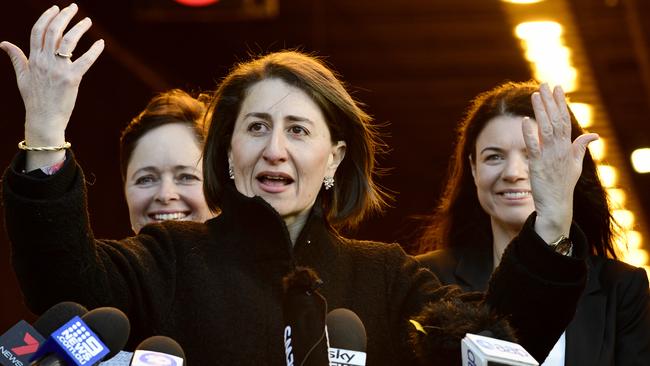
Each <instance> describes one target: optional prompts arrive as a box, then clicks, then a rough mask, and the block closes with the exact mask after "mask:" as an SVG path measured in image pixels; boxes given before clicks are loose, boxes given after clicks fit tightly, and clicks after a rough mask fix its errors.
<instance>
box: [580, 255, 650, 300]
mask: <svg viewBox="0 0 650 366" xmlns="http://www.w3.org/2000/svg"><path fill="white" fill-rule="evenodd" d="M590 261H591V264H592V266H591V267H590V271H591V272H592V275H594V276H597V278H598V280H599V282H600V284H601V286H603V287H605V288H617V289H619V290H623V291H631V290H633V291H643V292H648V291H649V290H648V276H647V274H646V271H645V270H644V269H643V268H639V267H634V266H632V265H629V264H627V263H625V262H622V261H619V260H615V259H610V258H602V257H596V256H592V257H590Z"/></svg>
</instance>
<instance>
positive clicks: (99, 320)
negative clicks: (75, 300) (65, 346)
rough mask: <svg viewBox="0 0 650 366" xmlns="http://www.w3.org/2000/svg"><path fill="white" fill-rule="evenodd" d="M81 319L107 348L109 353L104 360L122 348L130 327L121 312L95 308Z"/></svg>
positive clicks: (106, 308)
mask: <svg viewBox="0 0 650 366" xmlns="http://www.w3.org/2000/svg"><path fill="white" fill-rule="evenodd" d="M81 319H82V320H83V321H84V322H85V323H86V324H87V325H88V326H89V327H90V329H92V330H93V331H94V332H95V333H97V335H98V336H99V338H100V339H101V341H102V342H104V344H105V345H106V346H107V347H108V349H109V351H110V352H109V353H108V354H107V355H106V356H105V357H104V359H109V358H111V357H113V356H115V355H116V354H117V353H118V352H119V351H120V350H122V349H123V348H124V345H125V344H126V341H127V340H128V339H129V333H130V332H131V325H130V323H129V319H128V318H127V317H126V315H124V313H123V312H122V311H120V310H119V309H116V308H112V307H104V308H97V309H93V310H91V311H89V312H88V313H87V314H86V315H84V316H82V317H81Z"/></svg>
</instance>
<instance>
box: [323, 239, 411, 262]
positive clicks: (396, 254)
mask: <svg viewBox="0 0 650 366" xmlns="http://www.w3.org/2000/svg"><path fill="white" fill-rule="evenodd" d="M335 240H336V241H337V243H338V247H339V251H340V252H341V253H347V254H348V255H353V256H361V257H368V258H404V257H407V254H406V253H405V252H404V249H402V246H401V245H399V244H398V243H384V242H379V241H371V240H357V239H348V238H343V237H335Z"/></svg>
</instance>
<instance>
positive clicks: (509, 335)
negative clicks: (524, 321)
mask: <svg viewBox="0 0 650 366" xmlns="http://www.w3.org/2000/svg"><path fill="white" fill-rule="evenodd" d="M482 299H483V294H481V293H478V292H476V293H463V294H461V295H460V296H458V297H450V298H444V299H440V300H439V301H435V302H431V303H429V304H427V305H426V306H425V307H424V308H423V309H422V311H421V312H420V314H418V315H417V316H415V317H413V318H412V319H409V322H410V323H411V325H412V327H411V328H410V330H409V338H410V339H409V341H410V344H411V345H412V346H413V351H414V352H415V356H416V360H417V362H418V364H419V365H431V364H434V363H435V364H436V365H438V366H458V365H460V364H461V362H462V355H463V351H462V350H461V344H462V340H463V337H465V336H466V334H468V333H474V334H476V333H480V332H482V331H486V330H487V331H490V332H492V334H493V335H492V337H493V338H498V339H502V340H506V341H510V342H517V337H516V336H515V332H514V330H513V329H512V327H511V326H510V323H508V320H507V319H506V318H505V317H503V316H499V315H498V314H496V313H494V312H493V311H492V310H491V309H490V307H489V306H487V305H485V304H484V303H483V302H482V301H481V300H482ZM470 365H471V364H470Z"/></svg>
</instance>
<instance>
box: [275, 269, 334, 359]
mask: <svg viewBox="0 0 650 366" xmlns="http://www.w3.org/2000/svg"><path fill="white" fill-rule="evenodd" d="M282 282H283V288H284V298H283V313H284V324H285V328H284V351H285V357H286V359H285V360H286V365H287V366H294V365H300V366H325V365H329V361H328V351H327V335H326V330H325V317H326V314H327V302H326V301H325V298H324V297H323V296H322V295H321V294H320V293H319V292H318V290H317V289H318V288H319V287H320V286H321V285H322V283H323V281H321V280H320V278H318V275H316V273H315V272H314V271H313V270H311V269H309V268H305V267H297V268H296V269H295V270H294V271H293V272H291V273H290V274H288V275H287V276H285V277H284V278H283V280H282Z"/></svg>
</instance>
